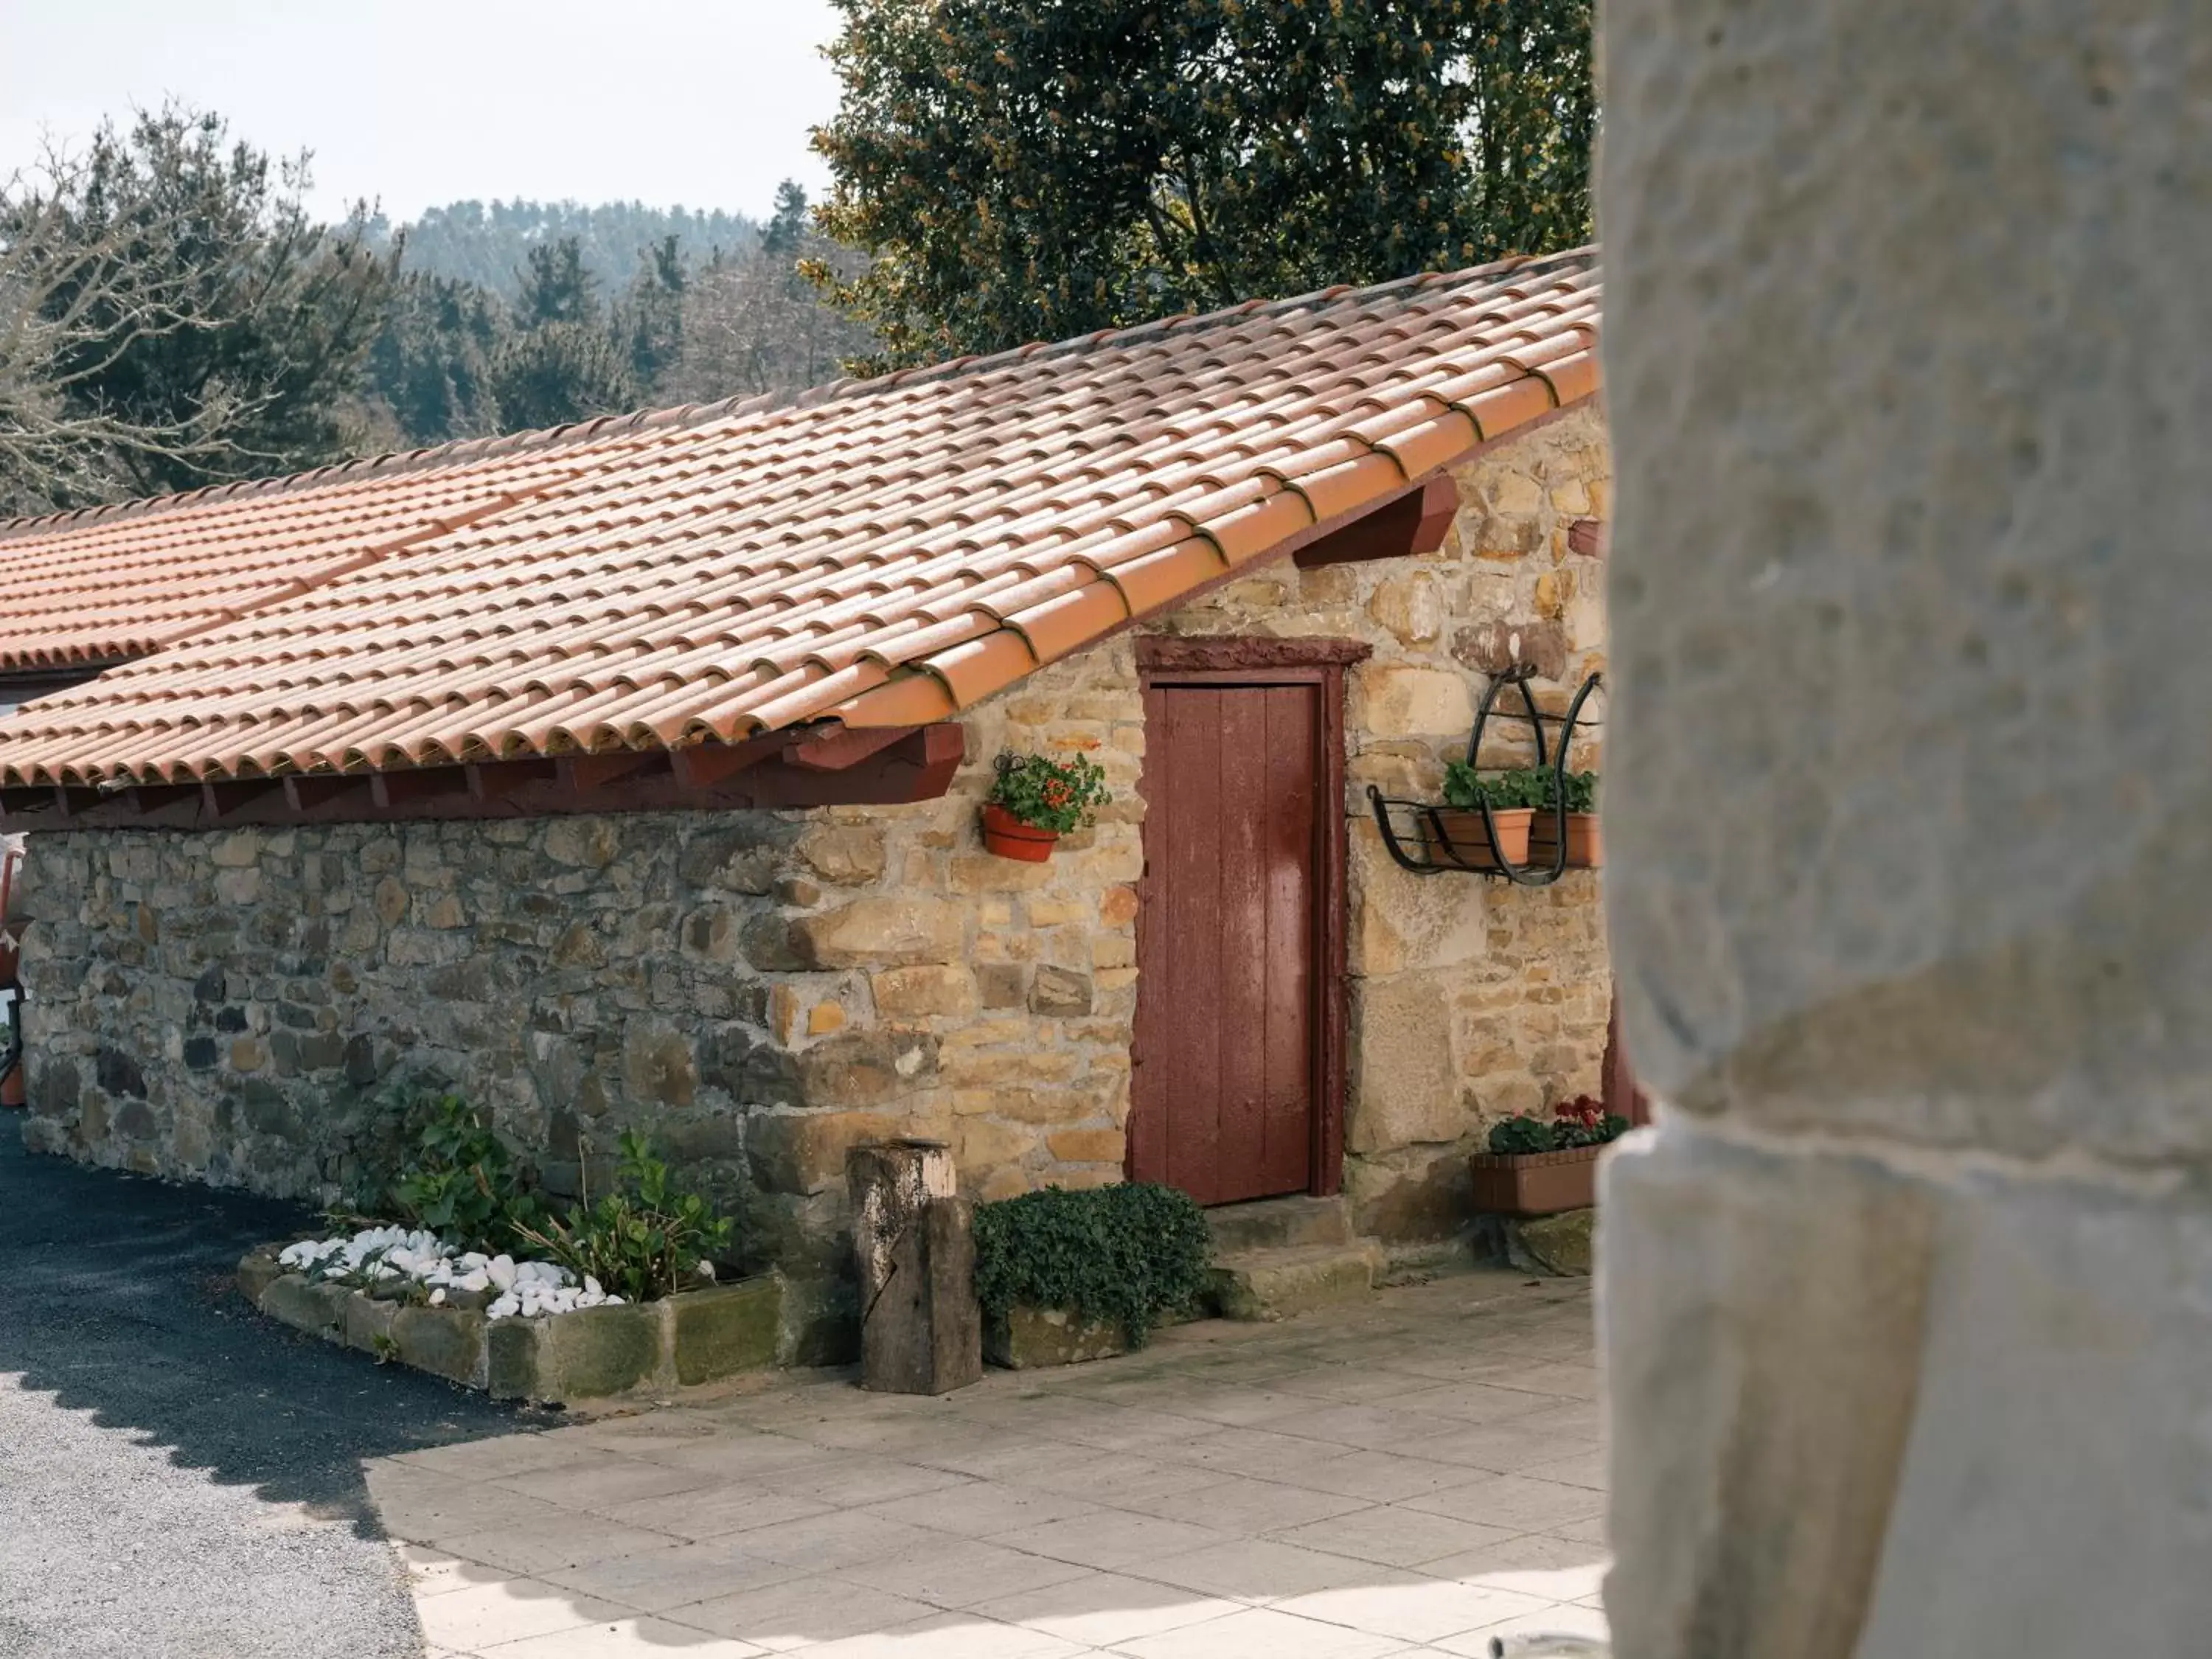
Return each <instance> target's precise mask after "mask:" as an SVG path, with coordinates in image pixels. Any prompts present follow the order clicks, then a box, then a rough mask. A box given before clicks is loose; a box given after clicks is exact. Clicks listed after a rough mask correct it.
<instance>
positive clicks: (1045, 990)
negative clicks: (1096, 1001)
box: [1030, 963, 1113, 1018]
mask: <svg viewBox="0 0 2212 1659" xmlns="http://www.w3.org/2000/svg"><path fill="white" fill-rule="evenodd" d="M1108 965H1113V964H1108ZM1030 1012H1031V1013H1033V1014H1042V1015H1045V1016H1047V1017H1048V1018H1080V1017H1081V1016H1083V1015H1086V1014H1088V1013H1089V1012H1091V975H1088V974H1082V973H1078V972H1077V971H1076V970H1075V969H1073V968H1056V967H1054V966H1053V965H1052V964H1051V963H1044V964H1042V966H1040V967H1039V968H1038V969H1037V970H1036V977H1035V978H1034V979H1032V980H1031V981H1030Z"/></svg>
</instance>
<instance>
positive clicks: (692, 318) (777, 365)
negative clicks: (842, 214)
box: [659, 179, 875, 403]
mask: <svg viewBox="0 0 2212 1659" xmlns="http://www.w3.org/2000/svg"><path fill="white" fill-rule="evenodd" d="M865 265H866V260H865V258H859V257H857V256H855V255H854V253H853V252H851V250H849V249H846V248H841V247H839V246H837V245H836V243H834V242H832V241H830V240H828V239H827V238H826V237H823V236H822V235H820V234H817V232H816V231H815V230H814V229H813V228H812V211H811V208H810V207H809V205H808V203H807V200H806V191H805V190H804V189H803V188H801V187H800V186H799V185H798V184H797V183H796V182H795V181H793V180H792V179H785V180H784V181H783V183H782V184H781V185H778V186H776V192H775V216H773V217H772V218H771V219H770V220H769V222H768V225H767V227H766V228H765V229H764V230H763V232H762V234H761V238H760V241H759V245H758V246H757V247H754V248H752V249H750V250H748V251H746V252H739V253H736V254H731V253H726V252H723V251H722V250H720V249H719V248H718V249H716V250H715V252H714V257H713V258H711V259H709V260H708V263H707V264H705V265H704V266H702V268H700V269H699V270H697V271H696V272H695V273H694V274H693V275H692V276H691V280H690V288H689V289H687V291H686V293H685V295H684V337H683V350H682V353H681V355H680V356H678V360H677V362H675V364H674V365H673V366H672V368H671V371H670V372H669V373H668V374H665V376H664V378H663V380H662V383H661V385H660V387H659V392H660V395H661V396H663V397H664V398H671V399H675V400H680V401H684V402H690V403H713V402H714V401H716V400H718V399H720V398H732V397H737V396H739V395H741V394H744V393H751V392H790V391H796V390H799V389H800V388H802V387H805V386H817V385H819V384H820V383H821V382H822V381H823V380H828V379H829V378H830V377H831V376H832V375H834V374H836V371H837V365H838V363H839V362H840V360H842V359H844V358H848V357H854V356H863V355H865V354H866V353H867V352H869V351H871V350H872V349H873V347H874V344H875V340H874V337H873V336H872V335H871V334H870V333H869V332H868V331H867V329H866V327H865V326H864V325H861V324H860V323H859V322H858V321H856V320H855V319H853V318H850V317H848V316H846V315H844V314H842V313H840V312H839V311H837V310H836V309H835V308H834V307H831V306H829V305H828V304H826V303H824V301H823V294H822V292H821V291H820V290H819V289H817V287H816V285H815V283H814V282H812V281H811V280H809V278H808V277H807V276H805V275H804V274H802V273H803V272H805V271H816V272H819V273H820V274H821V276H822V277H823V280H824V281H826V282H829V283H836V282H841V281H849V280H851V279H852V278H853V277H854V276H858V275H859V274H860V270H862V269H863V268H864V267H865Z"/></svg>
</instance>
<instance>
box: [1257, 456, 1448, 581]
mask: <svg viewBox="0 0 2212 1659" xmlns="http://www.w3.org/2000/svg"><path fill="white" fill-rule="evenodd" d="M1458 512H1459V486H1458V485H1457V484H1456V483H1454V482H1453V480H1452V476H1451V474H1449V472H1443V473H1439V474H1437V476H1436V477H1433V478H1431V479H1430V480H1429V481H1428V483H1425V484H1424V485H1422V486H1421V488H1419V489H1409V490H1407V492H1406V493H1405V494H1404V495H1401V496H1399V497H1398V498H1397V499H1396V500H1395V501H1385V502H1384V503H1383V505H1382V506H1380V507H1376V509H1375V510H1374V511H1373V512H1372V513H1367V514H1366V515H1365V516H1364V517H1362V518H1358V519H1354V520H1352V522H1351V523H1350V524H1348V525H1346V526H1343V527H1342V528H1340V529H1337V530H1332V531H1330V532H1328V535H1326V536H1323V537H1322V538H1321V539H1320V540H1318V541H1313V542H1309V543H1307V544H1305V545H1304V547H1302V548H1300V549H1298V550H1297V552H1295V553H1293V554H1291V562H1292V563H1293V564H1295V565H1297V567H1298V568H1299V569H1301V570H1312V569H1316V568H1319V567H1320V566H1322V565H1331V564H1364V563H1366V562H1369V561H1370V560H1374V559H1402V558H1407V557H1410V556H1412V555H1413V554H1416V553H1433V552H1435V551H1436V550H1437V549H1438V548H1440V547H1442V546H1443V544H1444V535H1445V532H1448V531H1449V530H1450V528H1451V521H1452V519H1453V517H1454V516H1455V514H1456V513H1458Z"/></svg>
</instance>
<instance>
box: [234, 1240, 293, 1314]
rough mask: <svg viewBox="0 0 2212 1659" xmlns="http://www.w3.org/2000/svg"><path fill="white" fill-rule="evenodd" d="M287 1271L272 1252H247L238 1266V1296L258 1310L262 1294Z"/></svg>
mask: <svg viewBox="0 0 2212 1659" xmlns="http://www.w3.org/2000/svg"><path fill="white" fill-rule="evenodd" d="M287 1271H288V1270H287V1269H286V1268H285V1267H284V1266H283V1264H282V1263H281V1262H279V1261H277V1260H276V1252H275V1251H274V1250H265V1249H264V1250H248V1251H247V1252H246V1255H244V1256H243V1257H241V1258H240V1261H239V1264H238V1290H239V1294H240V1295H241V1296H243V1297H245V1298H246V1300H247V1301H248V1302H251V1303H252V1304H253V1305H254V1306H255V1307H257V1308H258V1307H259V1306H260V1305H261V1297H262V1295H263V1293H264V1292H265V1291H267V1290H268V1288H269V1287H270V1285H273V1284H275V1283H276V1281H277V1280H278V1279H282V1278H283V1277H284V1275H285V1273H286V1272H287Z"/></svg>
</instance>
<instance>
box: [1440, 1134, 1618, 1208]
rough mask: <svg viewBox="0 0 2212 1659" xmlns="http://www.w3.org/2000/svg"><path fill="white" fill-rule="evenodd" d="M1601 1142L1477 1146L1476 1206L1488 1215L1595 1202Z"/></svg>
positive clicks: (1474, 1163) (1474, 1166) (1472, 1161)
mask: <svg viewBox="0 0 2212 1659" xmlns="http://www.w3.org/2000/svg"><path fill="white" fill-rule="evenodd" d="M1603 1151H1605V1148H1604V1147H1602V1146H1577V1147H1576V1148H1574V1150H1572V1151H1571V1152H1477V1153H1476V1154H1475V1155H1474V1157H1473V1158H1470V1159H1468V1164H1469V1165H1470V1167H1471V1168H1472V1169H1473V1170H1474V1207H1475V1208H1476V1209H1477V1210H1479V1211H1480V1212H1483V1213H1484V1214H1486V1215H1513V1216H1538V1215H1557V1214H1559V1212H1560V1211H1562V1210H1587V1209H1589V1207H1590V1206H1592V1205H1594V1204H1595V1203H1596V1202H1597V1160H1598V1154H1599V1153H1601V1152H1603Z"/></svg>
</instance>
